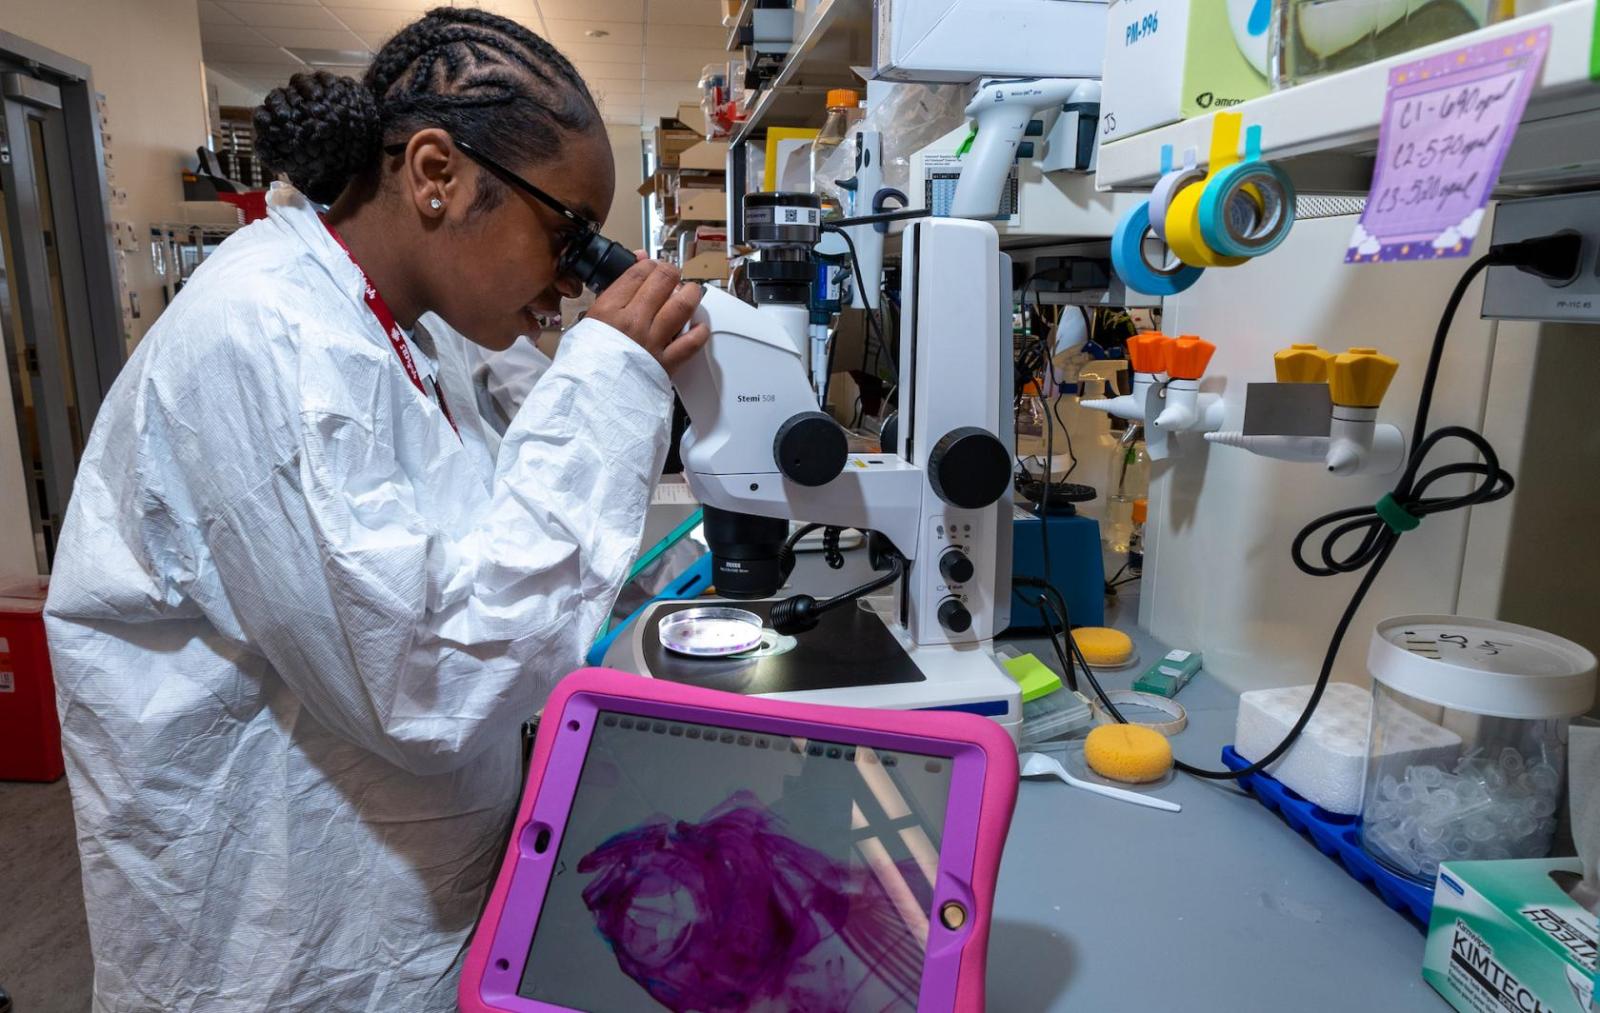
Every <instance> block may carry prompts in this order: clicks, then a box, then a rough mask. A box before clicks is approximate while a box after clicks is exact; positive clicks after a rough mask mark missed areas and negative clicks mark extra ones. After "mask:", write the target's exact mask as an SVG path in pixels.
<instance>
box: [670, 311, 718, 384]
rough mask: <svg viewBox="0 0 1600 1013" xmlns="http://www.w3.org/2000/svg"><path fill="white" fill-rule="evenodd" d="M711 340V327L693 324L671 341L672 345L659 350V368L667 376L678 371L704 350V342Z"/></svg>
mask: <svg viewBox="0 0 1600 1013" xmlns="http://www.w3.org/2000/svg"><path fill="white" fill-rule="evenodd" d="M709 340H711V326H710V325H709V324H704V323H700V324H695V325H694V326H693V327H691V328H689V329H688V330H687V331H684V332H683V333H682V334H680V335H678V336H677V337H675V338H673V339H672V343H671V344H669V345H667V347H666V348H664V349H662V350H661V355H660V356H659V359H660V362H661V368H663V369H665V370H666V371H667V375H669V376H671V375H672V374H674V373H676V372H677V371H678V368H679V367H680V366H682V365H683V364H684V363H686V362H688V361H689V360H690V359H691V358H693V357H694V354H695V353H696V352H698V351H700V349H702V348H704V347H705V345H706V342H707V341H709Z"/></svg>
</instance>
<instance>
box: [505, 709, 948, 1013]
mask: <svg viewBox="0 0 1600 1013" xmlns="http://www.w3.org/2000/svg"><path fill="white" fill-rule="evenodd" d="M950 768H951V760H950V759H948V758H946V757H940V756H925V755H919V754H912V753H902V752H893V751H887V750H881V749H869V748H866V747H861V746H852V745H848V744H845V743H837V742H825V741H821V740H817V739H796V738H790V737H787V736H773V735H764V734H760V733H756V732H752V731H748V730H741V729H737V728H724V727H718V726H713V725H702V724H687V723H682V722H674V721H666V720H660V719H654V718H647V717H640V716H634V715H628V714H623V713H620V712H613V711H602V712H601V713H600V714H599V715H598V718H597V721H596V724H595V727H594V732H593V735H592V736H591V738H590V743H589V750H588V754H587V755H586V757H585V758H584V764H583V771H582V774H581V775H580V777H579V781H578V787H577V791H576V794H575V796H574V798H573V802H572V809H571V813H570V815H569V816H568V819H567V826H566V830H565V831H564V833H563V834H562V837H561V844H560V847H559V849H558V851H557V854H556V861H555V866H554V874H553V875H552V877H551V880H550V887H549V891H548V893H547V894H546V896H545V899H544V904H543V906H542V908H541V910H540V913H539V921H538V925H537V927H536V928H535V930H534V935H533V943H532V945H531V947H530V948H529V952H528V961H527V964H526V967H525V969H524V971H523V975H522V981H521V983H520V985H519V986H518V993H519V994H520V995H521V996H523V997H524V998H527V999H534V1000H539V1001H543V1002H549V1003H555V1004H558V1005H562V1006H568V1007H572V1008H575V1009H583V1010H590V1011H593V1013H622V1011H630V1013H631V1011H635V1010H648V1009H667V1010H675V1011H690V1010H693V1011H704V1013H720V1011H730V1013H731V1011H735V1010H739V1011H745V1010H751V1011H769V1013H778V1011H788V1010H809V1011H817V1013H821V1011H828V1010H847V1009H849V1010H858V1009H859V1010H875V1011H877V1010H905V1011H913V1010H915V1009H916V1006H917V995H918V991H919V989H920V987H921V981H922V967H923V956H924V951H925V949H926V946H927V940H928V924H929V917H930V913H931V908H932V895H933V886H934V880H935V876H936V874H937V870H938V865H939V847H940V841H941V837H942V835H943V832H944V822H945V808H946V805H947V803H948V801H949V795H950Z"/></svg>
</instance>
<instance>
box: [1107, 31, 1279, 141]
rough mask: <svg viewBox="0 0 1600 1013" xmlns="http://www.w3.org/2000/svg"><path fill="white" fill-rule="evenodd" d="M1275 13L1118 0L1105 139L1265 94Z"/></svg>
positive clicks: (1109, 53) (1110, 53) (1111, 34)
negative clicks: (1271, 22)
mask: <svg viewBox="0 0 1600 1013" xmlns="http://www.w3.org/2000/svg"><path fill="white" fill-rule="evenodd" d="M1269 10H1270V6H1269V5H1268V4H1266V3H1256V2H1255V0H1113V2H1112V4H1111V6H1110V7H1109V8H1107V10H1106V53H1105V73H1104V78H1103V84H1104V89H1105V90H1104V94H1103V95H1102V96H1101V99H1100V139H1101V140H1102V141H1114V140H1116V139H1117V138H1119V137H1127V136H1129V135H1130V134H1137V133H1139V132H1140V131H1144V130H1151V129H1153V128H1155V127H1161V126H1166V125H1167V124H1168V123H1176V122H1177V121H1179V120H1181V119H1187V118H1188V117H1190V116H1203V115H1205V114H1206V113H1209V112H1213V111H1215V110H1217V109H1225V108H1227V107H1228V106H1233V105H1238V104H1239V103H1240V102H1243V101H1245V100H1246V99H1252V98H1255V97H1256V96H1257V95H1265V94H1266V93H1267V91H1268V86H1267V28H1268V27H1269V24H1268V20H1269V19H1268V18H1267V16H1266V15H1267V12H1268V11H1269ZM1179 154H1180V156H1181V154H1182V153H1181V152H1180V153H1179ZM1204 156H1205V153H1204V152H1201V157H1202V158H1203V157H1204Z"/></svg>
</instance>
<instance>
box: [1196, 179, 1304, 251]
mask: <svg viewBox="0 0 1600 1013" xmlns="http://www.w3.org/2000/svg"><path fill="white" fill-rule="evenodd" d="M1247 187H1253V188H1254V190H1255V193H1256V196H1252V195H1251V194H1250V193H1249V191H1248V190H1247V189H1246V188H1247ZM1258 197H1259V199H1258ZM1293 225H1294V184H1293V183H1292V182H1290V180H1289V174H1288V173H1286V172H1284V171H1283V170H1282V169H1280V168H1278V167H1277V166H1276V165H1273V164H1272V163H1270V162H1258V161H1257V162H1238V163H1236V164H1234V165H1230V166H1228V167H1227V168H1226V169H1223V170H1222V171H1221V172H1219V173H1217V174H1216V175H1214V176H1212V177H1211V181H1210V182H1208V183H1207V184H1206V188H1205V190H1204V191H1203V192H1202V193H1201V194H1200V236H1201V238H1203V239H1204V240H1205V242H1206V245H1207V246H1209V247H1211V248H1212V249H1213V250H1215V251H1216V252H1217V253H1219V254H1222V255H1223V256H1227V257H1259V256H1261V255H1262V254H1263V253H1268V252H1270V251H1272V250H1274V249H1276V248H1277V246H1278V244H1279V243H1281V242H1283V241H1284V240H1285V239H1287V238H1288V236H1289V229H1290V228H1291V227H1292V226H1293Z"/></svg>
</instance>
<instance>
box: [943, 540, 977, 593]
mask: <svg viewBox="0 0 1600 1013" xmlns="http://www.w3.org/2000/svg"><path fill="white" fill-rule="evenodd" d="M939 572H940V573H941V574H943V575H944V579H945V583H947V584H965V583H966V582H967V581H969V580H971V579H972V575H973V574H974V573H976V572H977V568H976V567H974V566H973V565H972V560H971V559H969V558H968V557H967V554H966V553H965V552H962V551H961V550H960V549H946V550H945V552H944V555H942V556H940V557H939Z"/></svg>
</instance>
